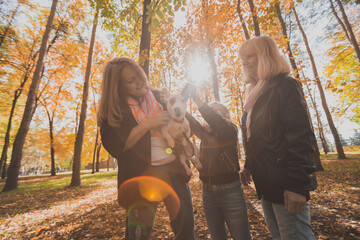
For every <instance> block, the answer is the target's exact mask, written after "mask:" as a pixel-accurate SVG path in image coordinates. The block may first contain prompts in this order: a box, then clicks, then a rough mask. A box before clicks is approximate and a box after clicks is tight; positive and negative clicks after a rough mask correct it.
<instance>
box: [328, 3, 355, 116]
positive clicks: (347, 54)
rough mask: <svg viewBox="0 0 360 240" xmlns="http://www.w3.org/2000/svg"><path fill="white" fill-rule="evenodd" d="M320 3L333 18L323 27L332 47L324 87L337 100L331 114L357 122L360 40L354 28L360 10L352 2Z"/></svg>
mask: <svg viewBox="0 0 360 240" xmlns="http://www.w3.org/2000/svg"><path fill="white" fill-rule="evenodd" d="M323 3H324V6H328V7H329V9H330V11H329V12H330V13H331V15H333V16H334V17H335V18H334V19H331V20H332V21H330V22H329V24H328V25H327V28H326V30H327V32H326V33H327V39H329V40H330V44H331V47H330V48H329V49H328V51H327V59H328V62H327V64H326V66H325V69H324V70H325V71H324V73H325V76H326V77H327V78H328V79H329V80H328V82H327V84H326V88H327V89H328V90H331V91H332V92H334V93H335V94H336V97H337V99H336V102H337V106H336V108H334V109H333V110H332V111H333V113H334V114H335V116H337V117H347V118H349V119H350V120H352V121H354V122H355V123H360V98H359V96H360V95H359V94H358V93H359V91H360V84H359V81H358V79H359V78H360V64H359V58H358V56H357V50H356V49H358V47H359V44H357V43H358V39H359V38H360V33H359V28H358V26H357V25H356V23H357V22H359V20H360V18H359V16H360V14H359V13H360V8H359V5H358V4H355V3H354V2H353V1H349V2H341V1H340V3H338V2H337V1H334V0H332V1H329V0H328V1H325V2H323ZM336 3H337V4H336ZM329 5H330V6H329ZM346 22H347V23H348V24H347V23H346ZM352 35H353V37H352ZM354 44H355V45H354Z"/></svg>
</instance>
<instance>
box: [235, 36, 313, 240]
mask: <svg viewBox="0 0 360 240" xmlns="http://www.w3.org/2000/svg"><path fill="white" fill-rule="evenodd" d="M239 53H240V58H241V60H242V65H243V67H244V72H245V83H247V84H248V85H249V92H248V94H247V98H246V100H245V107H244V108H245V114H244V115H243V118H242V121H243V124H242V127H243V131H244V132H245V133H246V138H247V139H246V142H245V150H246V162H245V168H244V169H243V171H242V172H241V178H242V181H243V183H244V184H248V183H249V182H250V173H251V175H252V178H253V180H254V183H255V187H256V191H257V194H258V197H259V199H260V200H261V204H262V207H263V211H264V215H265V220H266V225H267V227H268V229H269V230H270V233H271V236H272V237H273V239H282V240H297V239H299V240H300V239H301V240H303V239H315V237H314V234H313V232H312V229H311V224H310V206H309V203H308V200H309V199H310V195H309V191H310V190H314V188H315V187H316V186H315V185H316V184H315V185H314V184H313V183H315V178H314V175H313V173H314V172H315V164H314V161H313V157H314V148H313V143H315V142H316V141H315V136H314V133H313V131H312V128H311V126H310V121H309V116H308V111H307V107H306V101H305V98H304V94H303V91H302V88H301V83H300V82H298V81H297V80H296V79H294V78H292V77H290V76H289V73H290V67H289V65H288V63H287V61H286V60H285V58H284V57H283V56H282V55H281V54H280V52H279V50H278V48H277V46H276V44H275V42H274V41H273V40H272V39H271V38H270V37H267V36H260V37H255V38H253V39H250V40H248V41H246V42H245V43H243V44H242V45H241V47H240V52H239Z"/></svg>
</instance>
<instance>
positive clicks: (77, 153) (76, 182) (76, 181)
mask: <svg viewBox="0 0 360 240" xmlns="http://www.w3.org/2000/svg"><path fill="white" fill-rule="evenodd" d="M99 11H100V8H99V5H98V6H97V7H96V10H95V16H94V21H93V27H92V32H91V40H90V46H89V54H88V59H87V64H86V73H85V81H84V89H83V98H82V104H81V112H80V120H79V128H78V132H77V134H76V139H75V148H74V160H73V168H72V170H73V172H72V177H71V183H70V186H71V187H78V186H80V185H81V181H80V170H81V151H82V145H83V140H84V131H85V120H86V110H87V100H88V95H89V82H90V74H91V64H92V55H93V51H94V45H95V36H96V27H97V24H98V19H99Z"/></svg>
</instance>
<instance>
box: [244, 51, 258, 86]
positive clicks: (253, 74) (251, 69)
mask: <svg viewBox="0 0 360 240" xmlns="http://www.w3.org/2000/svg"><path fill="white" fill-rule="evenodd" d="M241 61H242V65H243V67H244V72H245V76H246V78H245V83H251V82H254V81H255V82H257V81H258V80H259V77H258V57H257V54H256V51H255V50H254V49H253V48H251V47H250V48H249V49H247V50H246V52H245V54H244V56H242V58H241Z"/></svg>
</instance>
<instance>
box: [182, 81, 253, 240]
mask: <svg viewBox="0 0 360 240" xmlns="http://www.w3.org/2000/svg"><path fill="white" fill-rule="evenodd" d="M191 92H192V98H193V99H194V101H195V103H196V104H197V106H198V110H199V112H200V113H201V115H202V117H203V118H204V120H205V121H206V122H205V124H203V125H202V124H200V122H198V121H197V120H196V119H195V118H193V117H192V116H191V115H190V114H188V113H187V115H186V117H187V119H188V121H189V123H190V127H191V130H192V132H193V133H194V134H195V135H196V136H197V137H198V138H199V139H200V140H201V143H200V162H201V165H202V168H201V169H199V175H200V180H201V181H202V188H203V207H204V212H205V216H206V221H207V223H208V227H209V231H210V234H211V239H213V240H226V239H228V238H227V235H228V234H227V230H226V227H225V224H226V225H227V227H228V229H229V232H230V235H231V237H232V239H234V240H248V239H251V236H250V230H249V222H248V213H247V206H246V202H245V196H244V192H243V190H242V187H241V183H240V177H239V170H240V166H239V159H238V147H237V142H238V129H237V127H236V125H235V124H233V123H232V122H231V121H230V112H229V110H228V109H227V108H226V107H225V106H224V105H223V104H221V103H218V102H214V103H211V104H209V105H208V104H206V103H204V102H203V101H202V100H201V98H200V97H199V96H198V95H197V94H196V90H195V88H194V87H193V88H192V90H191Z"/></svg>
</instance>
